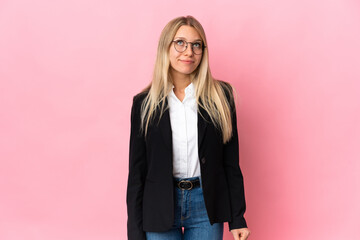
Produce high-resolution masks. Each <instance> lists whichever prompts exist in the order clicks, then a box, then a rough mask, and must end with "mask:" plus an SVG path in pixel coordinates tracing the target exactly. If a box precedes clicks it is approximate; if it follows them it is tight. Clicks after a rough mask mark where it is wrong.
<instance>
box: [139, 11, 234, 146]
mask: <svg viewBox="0 0 360 240" xmlns="http://www.w3.org/2000/svg"><path fill="white" fill-rule="evenodd" d="M183 25H187V26H191V27H193V28H195V29H196V30H197V32H198V33H199V35H200V36H201V39H202V41H203V43H204V45H205V46H207V41H206V36H205V31H204V29H203V27H202V26H201V24H200V23H199V21H197V20H196V19H195V18H194V17H192V16H186V17H178V18H175V19H173V20H171V21H170V22H169V23H168V24H167V25H166V26H165V28H164V29H163V30H162V32H161V35H160V39H159V44H158V49H157V56H156V62H155V67H154V72H153V78H152V82H151V83H150V84H149V85H148V86H147V87H146V88H145V89H144V90H143V92H147V94H146V97H145V99H144V101H143V102H142V105H141V130H142V131H144V132H145V136H146V134H147V131H148V127H149V124H150V123H151V121H152V120H153V118H154V116H155V113H156V111H160V118H161V116H162V114H163V113H164V111H165V110H166V108H165V100H166V97H167V96H168V94H169V93H170V91H171V90H172V81H171V76H170V74H169V67H170V60H169V47H170V45H171V43H172V41H173V38H174V36H175V34H176V32H177V31H178V29H179V28H180V27H181V26H183ZM190 79H191V82H193V84H194V86H195V89H196V100H197V103H198V105H199V106H200V107H202V108H203V109H205V110H206V112H207V113H208V115H209V117H210V119H211V121H212V122H213V124H214V125H215V126H216V127H217V128H218V129H220V130H221V132H222V136H223V142H224V143H226V142H227V141H229V139H230V138H231V136H232V130H233V128H232V119H231V116H232V114H231V111H232V110H231V108H232V107H235V106H230V104H231V102H233V94H232V87H231V85H229V84H226V83H224V82H222V81H219V80H216V79H214V78H213V77H212V75H211V72H210V68H209V59H208V47H206V48H204V50H203V56H202V59H201V62H200V64H199V66H198V67H197V68H196V70H194V72H192V73H191V74H190ZM226 95H228V96H230V98H229V101H228V98H227V97H226ZM160 118H159V119H160Z"/></svg>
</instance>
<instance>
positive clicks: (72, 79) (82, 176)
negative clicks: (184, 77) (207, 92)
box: [0, 0, 360, 240]
mask: <svg viewBox="0 0 360 240" xmlns="http://www.w3.org/2000/svg"><path fill="white" fill-rule="evenodd" d="M187 14H190V15H193V16H195V17H196V18H198V19H199V20H200V22H201V23H202V24H203V26H204V28H205V31H206V33H207V37H208V42H209V51H210V64H211V67H212V72H213V74H214V76H215V77H217V78H219V79H223V80H226V81H229V82H231V83H232V84H233V85H234V86H235V87H236V89H237V92H238V95H239V97H238V118H239V120H238V126H239V134H240V138H241V139H240V144H241V146H240V147H241V166H242V170H243V173H244V177H245V190H246V199H247V206H248V208H247V213H246V218H247V220H248V224H249V227H250V229H251V231H252V235H251V238H249V239H254V240H300V239H301V240H304V239H306V240H313V239H314V240H315V239H316V240H318V239H327V240H335V239H336V240H338V239H347V240H355V239H359V235H360V230H359V226H360V206H359V203H360V193H359V192H360V177H359V172H360V161H359V160H360V126H359V122H360V82H359V80H360V73H359V72H360V71H359V67H360V66H359V65H360V45H359V43H360V4H359V2H358V1H356V0H331V1H330V0H327V1H325V0H324V1H313V0H312V1H310V0H305V1H289V0H259V1H244V0H242V1H238V0H231V1H224V0H222V1H220V0H219V1H187V0H185V1H180V2H179V1H159V0H157V1H142V2H138V1H131V2H130V1H128V2H126V3H123V2H121V1H114V0H107V1H100V0H98V1H95V0H86V1H85V0H83V1H80V0H77V1H45V0H33V1H25V0H11V1H9V0H8V1H6V0H2V1H1V2H0V110H1V111H0V161H1V162H0V163H1V164H0V239H1V240H24V239H26V240H62V239H67V240H75V239H76V240H78V239H86V240H93V239H97V240H115V239H116V240H118V239H126V218H127V216H126V204H125V197H126V181H127V167H128V162H127V161H128V140H129V124H130V107H131V102H132V96H133V95H134V94H136V93H137V92H138V91H140V90H141V89H142V88H143V87H144V86H145V85H146V84H147V83H148V82H149V80H150V77H151V73H152V68H153V64H154V59H155V53H156V47H157V41H158V38H159V35H160V32H161V30H162V28H163V27H164V25H165V24H166V23H167V22H168V21H169V20H170V19H172V18H174V17H177V16H180V15H187ZM225 239H226V240H230V239H231V235H230V233H229V232H228V231H227V226H226V231H225Z"/></svg>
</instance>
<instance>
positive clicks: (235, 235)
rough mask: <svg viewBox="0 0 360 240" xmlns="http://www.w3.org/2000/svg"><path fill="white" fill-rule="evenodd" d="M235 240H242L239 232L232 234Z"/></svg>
mask: <svg viewBox="0 0 360 240" xmlns="http://www.w3.org/2000/svg"><path fill="white" fill-rule="evenodd" d="M232 234H233V237H234V240H240V236H239V232H237V231H236V232H232Z"/></svg>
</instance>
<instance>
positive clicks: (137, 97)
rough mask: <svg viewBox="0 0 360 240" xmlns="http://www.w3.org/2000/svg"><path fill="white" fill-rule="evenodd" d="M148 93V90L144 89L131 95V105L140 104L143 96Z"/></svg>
mask: <svg viewBox="0 0 360 240" xmlns="http://www.w3.org/2000/svg"><path fill="white" fill-rule="evenodd" d="M148 93H149V91H148V90H144V91H141V92H139V93H137V94H136V95H135V96H134V97H133V106H140V105H141V104H142V102H143V101H144V99H145V97H146V96H147V95H148Z"/></svg>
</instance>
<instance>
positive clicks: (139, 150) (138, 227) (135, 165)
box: [126, 95, 147, 240]
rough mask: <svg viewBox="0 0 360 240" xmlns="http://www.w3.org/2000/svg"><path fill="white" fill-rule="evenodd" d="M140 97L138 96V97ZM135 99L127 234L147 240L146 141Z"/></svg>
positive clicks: (130, 152)
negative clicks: (144, 214)
mask: <svg viewBox="0 0 360 240" xmlns="http://www.w3.org/2000/svg"><path fill="white" fill-rule="evenodd" d="M137 96H138V95H137ZM137 96H135V97H134V98H133V105H132V108H131V131H130V144H129V145H130V146H129V176H128V183H127V194H126V203H127V212H128V221H127V232H128V239H129V240H146V235H145V232H144V231H143V228H142V224H143V219H142V216H143V215H142V214H143V211H142V202H143V192H144V182H145V176H146V169H147V166H146V149H145V146H146V145H145V139H144V137H143V135H142V134H141V133H140V106H141V102H140V101H139V99H138V97H137Z"/></svg>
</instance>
